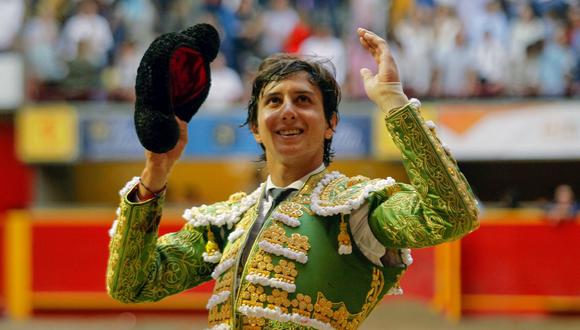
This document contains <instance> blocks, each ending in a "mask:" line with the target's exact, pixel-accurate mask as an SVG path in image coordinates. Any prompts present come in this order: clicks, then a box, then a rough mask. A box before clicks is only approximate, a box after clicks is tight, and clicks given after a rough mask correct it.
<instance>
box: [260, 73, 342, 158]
mask: <svg viewBox="0 0 580 330" xmlns="http://www.w3.org/2000/svg"><path fill="white" fill-rule="evenodd" d="M330 122H331V125H332V127H331V126H329V125H328V123H327V121H326V118H325V117H324V106H323V98H322V93H321V92H320V89H319V88H318V86H315V85H313V84H312V83H310V81H309V80H308V73H306V72H298V73H295V74H293V75H290V76H288V77H286V78H285V79H283V80H280V81H276V82H272V83H270V84H268V85H266V86H265V87H264V89H263V91H262V93H261V96H260V100H259V102H258V119H257V123H258V124H257V125H253V126H252V132H253V134H254V138H255V139H256V141H257V142H258V143H262V144H263V145H264V148H265V149H266V159H267V161H268V162H269V163H271V162H275V163H276V162H277V163H281V164H284V165H298V166H301V165H302V164H313V165H316V166H317V165H319V164H321V163H322V160H323V155H324V150H323V149H324V148H323V146H324V139H329V138H331V137H332V134H333V133H334V132H333V128H334V127H335V126H336V122H337V118H336V115H333V117H332V119H331V121H330Z"/></svg>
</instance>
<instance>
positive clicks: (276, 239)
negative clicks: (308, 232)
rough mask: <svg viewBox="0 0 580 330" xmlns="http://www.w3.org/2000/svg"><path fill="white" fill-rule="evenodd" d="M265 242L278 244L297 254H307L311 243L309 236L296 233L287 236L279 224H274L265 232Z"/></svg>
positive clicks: (263, 236) (263, 235)
mask: <svg viewBox="0 0 580 330" xmlns="http://www.w3.org/2000/svg"><path fill="white" fill-rule="evenodd" d="M262 238H263V239H264V241H267V242H269V243H272V244H277V245H280V246H282V247H283V246H284V245H286V246H288V248H289V249H290V250H293V251H296V252H302V253H306V252H308V250H309V249H310V243H309V242H308V236H304V235H300V234H298V233H294V234H292V235H290V237H287V236H286V231H285V230H284V228H282V226H280V225H279V224H277V223H276V224H273V225H271V226H270V227H268V228H267V229H266V230H264V232H263V234H262Z"/></svg>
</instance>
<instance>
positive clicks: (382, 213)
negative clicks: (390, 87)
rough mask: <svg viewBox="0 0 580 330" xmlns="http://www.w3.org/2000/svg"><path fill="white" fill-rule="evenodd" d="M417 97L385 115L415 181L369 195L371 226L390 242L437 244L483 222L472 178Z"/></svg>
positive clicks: (396, 244)
mask: <svg viewBox="0 0 580 330" xmlns="http://www.w3.org/2000/svg"><path fill="white" fill-rule="evenodd" d="M415 102H416V101H415ZM415 102H411V103H409V104H407V105H406V106H404V107H401V108H396V109H393V110H391V111H390V112H389V114H388V115H387V117H386V119H385V122H386V126H387V129H388V130H389V132H390V134H391V136H392V138H393V141H394V142H395V145H396V146H397V147H398V148H399V150H400V151H401V156H402V159H403V165H404V167H405V170H406V171H407V174H408V176H409V178H410V181H411V185H408V184H400V183H398V184H397V185H396V186H394V187H391V188H389V190H388V191H381V192H377V193H375V194H374V195H372V196H371V198H370V200H369V206H370V210H371V211H370V212H369V225H370V227H371V230H372V231H373V233H374V235H375V237H376V238H377V239H378V240H379V241H380V242H381V243H382V244H383V245H384V246H386V247H389V248H419V247H426V246H432V245H435V244H439V243H442V242H446V241H451V240H454V239H458V238H461V237H462V236H464V235H466V234H467V233H469V232H471V231H473V230H475V229H476V228H477V227H478V226H479V222H478V218H477V214H478V209H477V202H476V200H475V197H474V196H473V193H472V192H471V188H470V187H469V184H468V183H467V180H465V177H464V176H463V174H462V173H461V172H460V171H459V169H458V167H457V163H456V162H455V160H454V159H453V158H452V157H451V156H450V154H449V153H448V152H447V151H446V150H445V149H444V148H443V146H442V145H441V142H440V141H439V139H438V138H437V136H436V135H435V133H434V132H433V131H432V130H431V129H430V128H428V127H427V125H426V124H425V122H424V121H423V119H422V118H421V115H420V114H419V112H418V110H419V109H418V108H419V106H418V104H416V103H415Z"/></svg>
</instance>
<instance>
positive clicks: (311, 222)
mask: <svg viewBox="0 0 580 330" xmlns="http://www.w3.org/2000/svg"><path fill="white" fill-rule="evenodd" d="M357 33H358V35H359V39H360V42H361V45H362V46H363V47H364V48H365V49H367V50H368V52H369V53H370V54H371V56H373V58H374V59H375V61H376V63H377V67H378V70H377V72H376V73H372V72H371V70H369V69H366V68H365V69H362V70H361V76H362V79H363V81H364V84H365V89H366V92H367V95H368V96H369V98H370V99H371V100H372V101H373V102H374V103H375V104H376V105H377V106H378V107H379V108H380V109H381V110H383V111H384V112H385V113H386V116H385V122H386V127H387V129H388V130H389V132H390V133H391V136H392V138H393V140H394V142H395V144H396V145H397V146H398V148H399V149H400V150H401V154H402V159H403V163H404V166H405V168H406V170H407V173H408V175H409V177H410V179H411V184H404V183H397V182H395V181H394V180H393V179H392V178H387V179H369V178H366V177H363V176H356V177H347V176H345V175H342V174H340V173H338V172H330V171H328V170H327V169H326V167H327V166H328V165H329V163H330V161H331V159H332V151H331V143H332V136H333V134H334V132H335V128H336V125H337V123H338V121H339V116H338V103H339V101H340V89H339V87H338V85H337V83H336V81H335V80H334V77H333V76H332V74H331V73H330V72H329V71H328V70H327V69H326V68H325V67H324V65H323V64H321V63H319V62H316V61H314V60H311V59H302V58H297V57H292V56H288V55H275V56H272V57H270V58H268V59H266V60H265V61H264V62H263V63H262V65H261V66H260V68H259V70H258V74H257V76H256V79H255V80H254V84H253V90H252V97H251V99H250V102H249V106H248V118H247V124H248V125H249V128H250V130H251V131H252V133H253V135H254V138H255V139H256V141H257V142H258V143H259V144H260V145H261V147H262V148H263V150H264V155H263V158H264V160H265V161H266V166H267V169H268V172H269V177H268V179H267V180H266V182H264V183H263V184H262V185H260V187H258V188H257V189H256V190H255V191H254V192H252V193H250V194H245V193H235V194H233V195H231V197H230V198H229V199H228V200H227V201H224V202H218V203H215V204H212V205H209V206H205V205H204V206H200V207H193V208H191V209H188V210H186V211H185V212H184V218H185V219H186V220H187V221H188V222H187V224H186V225H185V226H184V227H183V228H182V229H181V230H180V231H178V232H176V233H171V234H167V235H164V236H162V237H159V238H158V235H157V230H158V225H159V221H160V218H161V210H162V205H163V200H164V193H163V192H164V187H165V185H166V182H167V178H168V176H169V173H170V171H171V168H172V167H173V165H174V164H175V162H176V161H177V159H178V158H179V156H180V155H181V153H182V151H183V148H184V147H185V144H186V143H187V127H186V125H187V124H186V123H185V122H182V121H178V122H179V125H180V130H181V136H180V138H179V142H178V143H177V146H176V147H175V148H174V149H172V150H170V151H169V152H167V153H164V154H156V153H152V152H149V151H147V152H146V165H145V169H144V170H143V172H142V175H141V177H140V178H138V179H135V180H134V181H132V182H130V183H129V184H128V185H127V186H126V188H125V189H124V190H122V192H121V195H122V199H121V206H120V213H119V219H118V222H117V223H116V229H114V230H113V231H112V235H113V236H112V239H111V243H110V251H111V252H110V258H109V264H108V273H107V288H108V291H109V294H110V295H111V296H112V297H114V298H115V299H118V300H120V301H123V302H141V301H156V300H159V299H162V298H164V297H166V296H168V295H171V294H175V293H178V292H181V291H183V290H186V289H189V288H192V287H194V286H196V285H198V284H200V283H203V282H205V281H208V280H211V279H212V278H213V279H215V280H216V283H215V287H214V293H213V295H212V296H211V298H210V299H209V301H208V304H207V309H208V310H209V326H210V328H211V329H312V328H314V329H356V328H357V327H358V326H359V325H360V323H361V322H362V321H363V320H364V319H365V318H366V317H367V316H368V314H369V313H370V312H371V310H372V309H373V308H374V307H375V306H376V304H377V303H378V302H379V301H380V300H381V298H382V297H383V296H384V295H385V294H396V293H400V292H401V289H400V287H399V284H398V283H399V280H400V278H401V276H402V274H403V273H404V271H405V270H406V269H407V267H408V266H409V265H410V264H411V262H412V258H411V256H410V252H409V248H416V247H425V246H432V245H435V244H438V243H441V242H445V241H450V240H453V239H457V238H460V237H462V236H463V235H465V234H467V233H469V232H471V231H472V230H474V229H475V228H477V226H478V222H477V207H476V202H475V199H474V197H473V195H472V193H471V191H470V188H469V185H468V183H467V182H466V181H465V179H464V177H463V175H462V174H461V172H460V171H459V170H458V168H457V165H456V163H455V160H454V159H453V158H452V157H451V156H450V155H449V153H448V152H447V151H446V150H445V149H444V148H443V146H442V145H441V143H440V142H439V140H438V138H437V137H436V136H435V134H434V130H433V127H432V123H429V124H428V123H425V122H424V121H423V119H422V118H421V116H420V114H419V108H420V104H419V103H418V101H416V100H413V101H411V102H409V101H408V100H407V97H406V96H405V95H404V94H403V92H402V87H401V84H400V81H399V73H398V70H397V67H396V64H395V62H394V60H393V58H392V56H391V54H390V51H389V48H388V45H387V43H386V42H385V41H384V40H383V39H382V38H380V37H378V36H377V35H375V34H374V33H372V32H370V31H368V30H364V29H358V31H357Z"/></svg>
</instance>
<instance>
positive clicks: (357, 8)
mask: <svg viewBox="0 0 580 330" xmlns="http://www.w3.org/2000/svg"><path fill="white" fill-rule="evenodd" d="M390 3H391V1H390V0H356V1H355V0H351V1H350V4H349V12H350V14H351V15H352V19H351V20H352V25H351V29H355V28H357V27H365V28H367V29H369V30H372V31H376V32H378V34H379V35H381V36H384V35H385V34H386V27H387V25H388V23H390V22H391V21H390V19H389V21H388V22H385V17H389V12H391V14H393V10H389V9H390V6H391V4H390ZM397 4H401V2H397ZM395 16H396V15H395ZM388 37H390V38H389V39H390V40H388V41H389V46H390V47H391V51H392V52H393V54H394V55H395V58H397V60H398V59H399V56H398V55H399V53H400V52H398V47H399V44H398V43H397V42H395V41H394V40H393V34H392V33H390V35H389V36H388ZM346 42H347V51H348V56H347V59H348V70H349V72H348V76H349V77H358V75H360V73H359V68H371V67H372V66H373V65H374V61H373V58H372V57H371V56H369V55H368V53H367V52H366V51H365V49H364V48H362V47H360V46H359V41H358V39H356V38H352V37H350V38H348V39H347V40H346ZM395 48H397V49H395ZM399 70H401V71H402V68H401V67H399ZM345 87H346V88H345V89H344V90H345V91H347V92H348V95H349V96H350V97H353V98H364V97H366V93H365V91H364V86H363V83H362V81H360V80H359V79H348V80H347V86H345Z"/></svg>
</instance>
